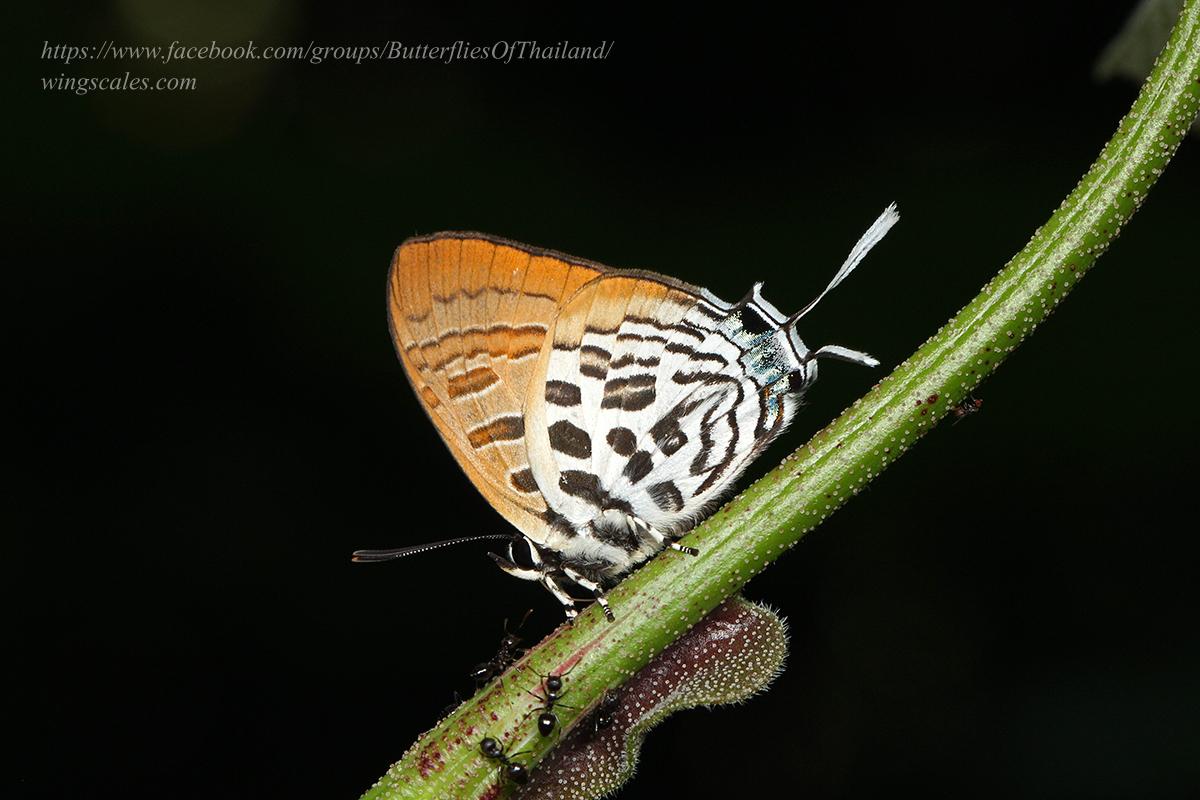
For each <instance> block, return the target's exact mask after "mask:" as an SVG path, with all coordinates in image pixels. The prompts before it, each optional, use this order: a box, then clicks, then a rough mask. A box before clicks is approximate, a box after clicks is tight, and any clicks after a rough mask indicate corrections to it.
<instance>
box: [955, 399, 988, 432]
mask: <svg viewBox="0 0 1200 800" xmlns="http://www.w3.org/2000/svg"><path fill="white" fill-rule="evenodd" d="M982 408H983V401H982V400H980V399H979V398H978V397H976V396H975V395H973V394H972V395H967V397H966V398H964V399H963V401H962V402H961V403H959V404H958V405H956V406H955V407H954V408H952V409H950V413H951V414H953V415H954V424H955V425H957V424H958V423H960V422H962V421H963V420H964V419H966V418H967V417H969V416H971V415H972V414H978V413H979V411H980V409H982Z"/></svg>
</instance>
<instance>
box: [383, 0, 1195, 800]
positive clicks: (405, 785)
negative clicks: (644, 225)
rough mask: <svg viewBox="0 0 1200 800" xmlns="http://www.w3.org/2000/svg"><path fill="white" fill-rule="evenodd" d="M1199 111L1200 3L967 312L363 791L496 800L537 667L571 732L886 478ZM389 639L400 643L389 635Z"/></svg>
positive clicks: (535, 745)
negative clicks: (563, 681)
mask: <svg viewBox="0 0 1200 800" xmlns="http://www.w3.org/2000/svg"><path fill="white" fill-rule="evenodd" d="M1198 108H1200V0H1190V2H1188V3H1187V5H1186V6H1185V7H1184V9H1183V12H1182V13H1181V15H1180V18H1179V20H1178V22H1177V23H1176V25H1175V28H1174V29H1173V31H1172V34H1171V38H1170V41H1169V42H1168V43H1167V45H1166V47H1165V48H1164V50H1163V52H1162V54H1161V55H1160V56H1159V59H1158V62H1157V63H1156V64H1155V67H1154V70H1153V72H1152V73H1151V75H1150V77H1149V78H1148V79H1147V81H1146V83H1145V84H1144V85H1143V86H1142V89H1141V92H1140V94H1139V95H1138V98H1137V100H1136V102H1135V103H1134V105H1133V108H1132V109H1131V110H1130V112H1129V113H1128V114H1127V115H1126V116H1125V118H1124V119H1122V120H1121V123H1120V126H1119V127H1118V128H1117V132H1116V134H1115V135H1114V136H1113V138H1112V139H1111V140H1110V141H1109V143H1108V144H1107V145H1106V146H1105V147H1104V150H1103V151H1102V152H1101V154H1100V157H1099V158H1098V159H1097V160H1096V162H1095V163H1094V164H1093V165H1092V167H1091V169H1090V170H1089V171H1088V173H1087V174H1086V175H1085V176H1084V177H1083V179H1082V180H1081V181H1080V182H1079V185H1078V186H1076V187H1075V190H1074V191H1073V192H1071V194H1070V195H1069V196H1068V197H1067V198H1066V200H1064V201H1063V203H1062V205H1061V206H1060V207H1059V208H1058V210H1057V211H1055V212H1054V214H1053V215H1052V216H1051V217H1050V219H1049V221H1047V223H1046V224H1045V225H1044V226H1043V227H1042V228H1040V229H1039V230H1037V231H1036V232H1035V233H1034V235H1033V238H1032V239H1031V240H1030V241H1029V243H1028V244H1027V245H1026V246H1025V247H1024V249H1022V250H1021V251H1020V252H1019V253H1018V254H1017V255H1016V256H1015V257H1014V258H1013V259H1012V261H1010V262H1009V263H1008V264H1007V265H1006V266H1005V267H1004V268H1003V269H1002V270H1001V271H1000V272H999V273H998V274H997V275H996V276H995V277H994V278H993V279H992V280H991V281H990V282H989V283H988V284H987V285H986V286H984V287H983V290H982V291H981V292H980V293H979V295H978V296H976V297H975V299H973V300H972V301H971V302H970V303H969V304H968V305H967V306H966V307H965V308H964V309H963V310H962V311H960V312H959V313H958V314H957V315H956V316H955V317H954V318H953V319H952V320H950V321H949V322H948V323H947V324H946V325H945V326H943V327H942V328H941V329H940V330H939V331H938V332H937V333H936V334H935V335H934V336H933V337H932V338H930V339H929V340H928V341H927V342H926V343H925V344H924V345H923V346H922V347H921V348H920V349H919V350H917V352H916V353H914V354H913V355H912V356H911V357H910V358H909V359H908V360H907V361H905V362H904V363H903V364H901V365H900V366H899V367H897V368H896V369H895V371H893V372H892V374H891V375H889V376H887V377H886V378H884V379H883V380H881V381H880V382H879V383H878V384H877V385H876V386H875V387H874V388H873V389H872V390H871V391H870V392H869V393H868V394H867V395H866V396H865V397H863V398H862V399H860V400H858V401H857V402H855V403H854V405H853V406H851V407H850V408H849V409H847V410H846V411H845V412H844V413H843V414H842V415H841V416H840V417H838V418H837V419H836V420H834V421H833V422H832V423H831V424H830V425H829V426H828V427H826V428H825V429H824V430H822V431H821V432H819V433H818V434H817V435H816V436H814V437H813V439H812V440H811V441H810V442H809V443H808V444H806V445H804V446H803V447H801V448H800V449H799V450H797V451H796V452H795V453H793V454H792V455H790V456H788V457H787V458H786V459H784V461H783V463H782V464H780V465H779V467H777V468H776V469H775V470H773V471H772V472H771V473H769V474H768V475H766V476H765V477H764V478H763V479H762V480H760V481H758V482H757V483H756V484H754V485H753V486H751V487H750V488H749V489H747V490H746V491H745V492H744V493H743V494H742V495H741V496H739V497H738V498H737V499H735V500H733V501H732V502H730V503H729V504H728V505H727V506H726V507H725V508H724V509H722V510H721V511H719V512H718V513H716V514H715V515H713V517H712V518H710V519H709V520H707V521H706V522H705V523H704V524H703V525H701V526H700V527H699V528H697V529H696V530H695V531H694V532H693V533H691V534H689V535H688V537H687V538H686V539H685V542H686V543H687V544H689V545H693V546H695V547H698V548H699V549H700V556H698V557H695V558H692V557H689V556H686V555H682V554H680V553H676V552H671V551H668V552H666V553H664V554H663V555H661V556H660V557H659V558H656V559H654V560H653V561H652V563H650V564H648V565H647V566H646V567H644V568H643V569H641V570H640V571H639V572H637V573H636V574H635V575H634V576H633V577H631V578H630V579H628V580H626V581H625V582H624V583H622V584H621V585H620V586H618V587H617V588H616V589H614V590H613V591H612V592H611V593H609V599H610V601H611V603H612V606H613V608H614V609H615V611H616V617H617V619H616V622H612V623H610V622H607V621H606V620H605V619H604V617H603V615H602V614H600V613H598V612H599V609H598V608H596V607H595V606H593V607H592V608H590V609H589V610H588V611H587V612H586V613H584V614H582V615H581V616H580V618H579V619H578V620H577V621H576V622H575V624H574V625H573V626H563V627H561V628H559V629H558V630H557V631H556V632H555V633H553V634H551V635H550V636H549V637H547V638H546V639H545V640H544V641H543V642H542V643H541V644H540V645H538V646H537V647H536V648H535V649H533V650H532V651H531V652H530V653H529V654H528V656H526V657H525V658H524V659H522V660H521V661H520V662H518V664H516V665H515V666H514V667H513V668H511V669H510V670H509V671H508V672H506V673H505V675H504V676H503V678H502V679H501V681H499V682H493V683H492V684H491V685H490V686H489V687H487V689H486V691H484V692H482V693H480V694H479V695H477V696H476V697H474V698H472V699H471V700H468V701H467V702H466V703H464V704H463V705H462V706H460V707H459V708H458V709H457V710H456V711H454V712H453V713H452V714H451V715H450V716H448V717H447V718H445V719H444V720H442V721H441V722H440V723H439V724H438V726H437V727H436V728H434V729H433V730H431V731H429V732H428V733H426V734H424V735H423V736H422V737H421V738H420V739H419V740H418V741H417V742H416V744H414V745H413V747H412V748H411V749H410V750H409V751H408V753H406V754H405V756H404V757H403V759H402V760H400V761H399V762H397V763H396V764H395V765H393V766H392V768H391V769H390V770H389V771H388V773H387V774H386V775H384V776H383V778H381V779H380V781H379V782H378V783H377V784H376V785H375V786H374V787H372V788H371V789H370V790H369V791H368V792H367V793H366V794H365V795H364V797H365V798H379V799H383V798H387V799H388V800H392V799H393V798H435V797H455V798H476V797H496V796H498V795H499V794H502V793H503V792H504V791H506V790H507V789H506V785H507V784H506V783H505V781H504V779H503V778H502V773H501V771H500V770H499V769H498V764H497V763H496V762H495V761H489V760H488V759H486V758H484V757H483V756H482V755H481V753H480V750H479V742H480V740H481V739H482V738H483V737H485V736H490V737H493V738H495V739H497V740H499V741H501V742H502V743H503V744H504V747H505V748H506V750H507V752H508V753H516V752H519V751H528V753H526V754H525V755H523V756H521V757H520V758H519V759H517V760H519V761H522V762H523V763H525V764H527V765H529V766H531V767H532V766H533V765H535V764H536V762H537V761H538V760H539V759H540V758H541V756H542V755H544V754H545V752H546V751H547V750H549V749H550V747H551V746H552V745H553V742H554V741H555V738H554V737H550V738H545V739H544V738H542V737H541V736H539V735H538V732H537V729H536V719H535V718H536V714H534V715H529V714H528V712H529V711H530V710H531V709H533V708H535V707H536V706H537V701H536V700H535V699H534V698H533V697H531V696H530V695H529V694H528V693H526V691H525V690H526V689H532V688H535V687H536V686H537V685H538V684H539V682H540V680H541V679H540V678H539V677H538V674H543V675H544V674H550V673H561V672H563V671H565V670H566V669H569V668H572V667H573V666H574V665H575V664H576V663H577V662H579V666H578V668H577V669H574V671H573V672H571V675H570V679H569V681H570V691H571V701H570V702H571V704H572V705H574V706H576V707H577V709H578V710H576V711H562V712H561V713H560V715H559V716H560V720H561V721H562V723H563V724H564V725H565V726H567V727H570V726H571V725H572V724H573V723H574V722H575V721H577V720H578V719H579V718H581V717H582V716H584V715H586V714H587V712H588V711H590V710H591V709H592V708H593V707H594V706H595V704H596V703H597V702H598V700H599V698H600V696H601V694H602V693H603V692H604V690H605V689H606V688H609V687H613V686H617V685H619V684H620V683H622V682H623V681H624V680H625V679H626V678H628V677H629V676H631V675H633V674H634V673H635V672H636V671H637V670H639V669H641V668H642V667H643V666H645V665H646V663H647V662H648V661H649V660H650V659H651V658H652V657H653V656H654V655H655V654H657V653H659V652H661V651H662V650H663V648H665V647H666V646H667V645H669V644H670V643H671V642H672V641H674V640H675V639H676V638H677V637H678V636H680V635H681V634H683V633H684V632H685V631H686V630H688V628H690V627H691V626H692V625H694V624H695V623H696V622H697V621H698V620H699V619H700V618H702V617H703V616H704V615H705V614H707V613H708V612H709V611H711V610H712V609H713V608H715V607H716V606H717V605H718V604H719V603H721V602H722V601H723V600H724V599H725V598H727V597H729V596H730V595H731V594H733V593H735V592H737V591H738V590H739V589H740V588H741V587H742V586H743V585H744V584H745V583H746V581H748V580H750V578H752V577H754V575H756V574H757V573H758V572H759V571H760V570H762V569H763V568H764V567H766V566H767V564H769V563H771V561H773V560H774V559H775V558H776V557H778V556H779V555H780V553H782V552H783V551H784V550H787V549H788V548H790V547H792V546H793V545H794V544H796V542H797V541H799V539H800V538H801V537H802V536H804V534H806V533H808V532H809V531H811V530H812V529H813V528H814V527H816V526H817V525H818V524H820V523H821V522H822V521H823V520H824V519H825V518H826V517H828V516H829V515H830V514H832V513H833V512H834V511H835V510H836V509H837V508H838V507H839V506H840V505H841V504H842V503H843V502H845V500H846V499H847V498H848V497H850V496H851V495H853V494H856V493H857V492H858V491H859V490H860V489H862V488H863V486H865V485H866V484H867V482H868V481H870V480H872V479H873V478H875V477H876V476H877V475H879V473H880V472H882V471H883V470H884V468H886V467H887V466H888V465H889V464H891V463H892V462H893V461H895V460H896V459H897V458H899V457H900V455H902V454H903V453H904V452H905V451H906V450H908V448H909V447H911V446H912V444H913V443H914V442H916V440H917V439H919V438H920V437H921V436H922V435H924V434H925V433H928V432H929V431H930V430H931V429H932V428H933V427H934V426H935V425H936V424H937V422H938V421H939V420H940V419H941V418H942V417H944V416H945V415H946V414H947V413H949V412H950V411H951V410H952V409H954V408H955V406H956V405H957V404H958V403H959V402H961V401H962V400H963V399H964V398H966V397H967V396H968V395H969V393H970V392H971V391H972V390H973V389H974V388H975V387H976V386H978V385H979V383H980V382H981V381H982V380H983V379H984V378H985V377H987V376H988V375H990V374H991V373H992V372H993V371H994V370H995V369H996V368H997V367H998V366H999V365H1000V363H1001V362H1002V361H1004V359H1005V358H1007V357H1008V355H1009V354H1010V353H1011V352H1012V351H1013V350H1014V349H1015V348H1016V346H1017V345H1018V344H1020V343H1021V342H1023V341H1024V340H1025V338H1026V337H1027V336H1029V335H1030V334H1031V333H1032V332H1033V331H1034V329H1035V328H1036V327H1037V325H1038V324H1039V323H1040V322H1041V321H1042V320H1043V319H1045V318H1046V316H1047V315H1048V314H1049V313H1050V311H1051V310H1052V309H1053V308H1054V307H1055V306H1056V305H1057V304H1058V303H1059V301H1061V300H1062V298H1063V297H1065V296H1066V294H1067V293H1068V292H1070V291H1071V289H1073V288H1074V287H1075V285H1076V284H1077V283H1078V282H1079V280H1080V278H1082V277H1083V275H1084V273H1086V272H1087V271H1088V269H1089V268H1090V267H1091V266H1092V264H1093V263H1094V262H1095V260H1096V259H1097V258H1098V257H1099V256H1100V255H1101V254H1102V253H1103V252H1104V251H1105V249H1107V247H1108V245H1109V244H1110V243H1111V242H1112V240H1113V239H1114V238H1115V237H1116V236H1117V234H1118V232H1119V231H1120V229H1121V227H1122V225H1124V223H1125V222H1126V221H1127V220H1128V219H1129V218H1130V217H1131V216H1132V215H1133V213H1134V211H1136V210H1137V208H1138V207H1139V205H1140V204H1141V202H1142V200H1143V199H1144V198H1145V196H1146V193H1147V192H1148V191H1149V189H1150V187H1151V186H1152V185H1153V184H1154V182H1155V180H1157V178H1158V176H1159V175H1160V174H1161V173H1162V170H1163V168H1164V167H1165V166H1166V164H1167V163H1168V161H1170V159H1171V156H1172V155H1173V154H1174V152H1175V149H1176V147H1177V146H1178V145H1179V142H1180V141H1181V140H1182V138H1183V137H1184V135H1185V134H1186V133H1187V130H1188V127H1189V126H1190V125H1191V124H1192V121H1193V120H1194V119H1195V117H1196V114H1197V110H1198ZM385 646H388V647H390V646H391V644H390V643H385Z"/></svg>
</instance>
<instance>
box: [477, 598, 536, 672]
mask: <svg viewBox="0 0 1200 800" xmlns="http://www.w3.org/2000/svg"><path fill="white" fill-rule="evenodd" d="M532 613H533V609H532V608H531V609H529V610H528V611H526V612H525V616H524V617H521V624H520V625H518V626H517V630H518V631H519V630H521V629H522V628H524V627H525V620H527V619H529V615H530V614H532ZM523 655H525V648H524V647H521V637H520V636H517V634H516V632H510V631H509V630H508V620H504V638H503V639H501V640H500V647H499V649H498V650H497V651H496V655H494V656H492V658H491V659H490V660H488V661H484V662H482V663H480V664H476V665H475V668H474V669H473V670H471V679H472V680H474V681H475V688H476V689H478V688H479V687H481V686H483V685H484V684H485V683H487V682H488V681H490V680H491V679H492V678H495V677H496V676H498V675H500V674H501V673H502V672H504V670H506V669H508V667H509V665H510V664H512V663H513V662H514V661H516V660H518V659H519V658H521V656H523Z"/></svg>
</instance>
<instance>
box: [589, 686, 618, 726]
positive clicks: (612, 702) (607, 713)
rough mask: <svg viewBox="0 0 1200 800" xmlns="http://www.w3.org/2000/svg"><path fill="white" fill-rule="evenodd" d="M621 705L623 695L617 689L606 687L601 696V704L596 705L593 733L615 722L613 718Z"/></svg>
mask: <svg viewBox="0 0 1200 800" xmlns="http://www.w3.org/2000/svg"><path fill="white" fill-rule="evenodd" d="M620 705H621V695H620V694H619V693H618V692H617V690H616V689H606V690H605V691H604V694H603V695H602V696H601V697H600V705H598V706H597V707H596V726H595V728H594V729H593V733H596V732H599V730H600V729H601V728H607V727H608V726H609V725H612V724H613V718H614V717H615V716H616V714H617V709H618V708H619V707H620Z"/></svg>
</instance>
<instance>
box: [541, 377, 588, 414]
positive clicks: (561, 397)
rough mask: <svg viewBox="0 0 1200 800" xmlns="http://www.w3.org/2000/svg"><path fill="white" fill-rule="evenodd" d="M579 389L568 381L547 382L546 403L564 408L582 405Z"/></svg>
mask: <svg viewBox="0 0 1200 800" xmlns="http://www.w3.org/2000/svg"><path fill="white" fill-rule="evenodd" d="M581 400H582V396H581V395H580V393H579V387H578V386H576V385H575V384H573V383H567V382H566V381H546V402H547V403H550V404H552V405H556V406H563V407H564V408H571V407H572V406H577V405H579V404H580V402H581Z"/></svg>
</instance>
